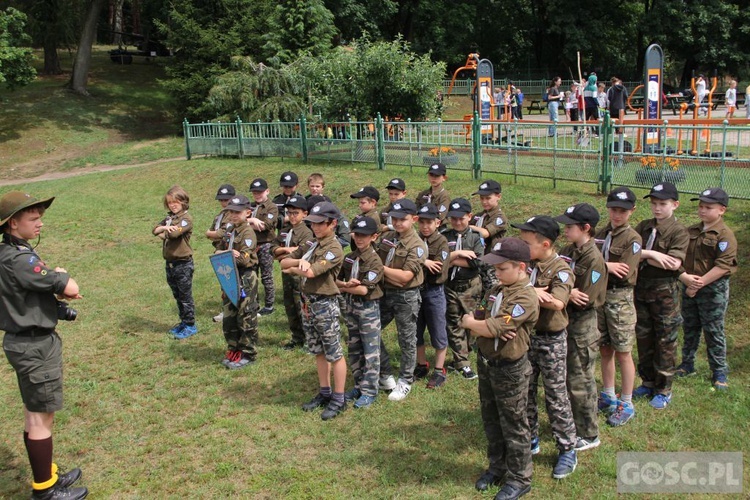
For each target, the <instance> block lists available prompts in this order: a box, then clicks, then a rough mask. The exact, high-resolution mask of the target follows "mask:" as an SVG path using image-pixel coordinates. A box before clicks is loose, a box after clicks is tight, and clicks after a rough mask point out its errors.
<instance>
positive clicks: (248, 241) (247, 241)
mask: <svg viewBox="0 0 750 500" xmlns="http://www.w3.org/2000/svg"><path fill="white" fill-rule="evenodd" d="M245 246H246V247H251V246H253V240H252V239H250V238H245Z"/></svg>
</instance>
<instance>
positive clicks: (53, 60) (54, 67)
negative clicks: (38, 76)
mask: <svg viewBox="0 0 750 500" xmlns="http://www.w3.org/2000/svg"><path fill="white" fill-rule="evenodd" d="M42 74H43V75H60V74H62V68H61V67H60V58H59V57H58V56H57V40H54V39H52V37H45V39H44V69H43V70H42Z"/></svg>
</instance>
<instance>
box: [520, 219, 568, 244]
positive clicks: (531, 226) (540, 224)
mask: <svg viewBox="0 0 750 500" xmlns="http://www.w3.org/2000/svg"><path fill="white" fill-rule="evenodd" d="M510 226H511V227H514V228H516V229H519V230H521V231H531V232H532V233H538V234H541V235H542V236H544V237H545V238H547V239H549V240H551V241H555V240H556V239H557V237H558V236H560V226H559V225H558V224H557V222H556V221H555V219H553V218H552V217H550V216H548V215H535V216H534V217H530V218H529V219H527V220H526V222H524V223H523V224H511V225H510Z"/></svg>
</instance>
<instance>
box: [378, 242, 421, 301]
mask: <svg viewBox="0 0 750 500" xmlns="http://www.w3.org/2000/svg"><path fill="white" fill-rule="evenodd" d="M394 241H397V242H398V243H397V244H396V251H395V252H394V255H393V261H392V262H391V263H390V264H388V267H391V268H393V269H400V270H402V271H411V272H412V273H414V277H413V278H412V279H411V280H410V281H409V282H408V283H406V285H404V286H403V287H397V286H395V285H391V284H390V283H388V282H387V281H383V288H385V289H386V290H388V289H395V290H410V289H412V288H416V287H418V286H420V285H422V283H423V282H424V261H425V260H426V259H427V248H426V246H425V244H424V242H423V241H422V240H421V239H420V238H419V236H417V233H416V232H414V229H409V230H408V231H407V232H406V234H405V235H399V234H398V233H397V232H396V231H388V232H387V233H384V234H383V236H382V237H381V238H380V242H379V243H378V246H377V251H378V255H379V256H380V260H381V261H383V265H386V263H385V261H386V258H387V257H388V253H389V252H390V250H391V248H392V246H391V245H389V244H388V242H391V243H393V242H394Z"/></svg>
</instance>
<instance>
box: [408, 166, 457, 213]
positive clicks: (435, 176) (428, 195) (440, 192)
mask: <svg viewBox="0 0 750 500" xmlns="http://www.w3.org/2000/svg"><path fill="white" fill-rule="evenodd" d="M446 172H447V170H446V168H445V165H443V164H442V163H433V164H432V165H430V168H429V169H427V180H428V181H429V182H430V187H429V188H428V189H425V190H424V191H420V193H419V194H418V195H417V198H416V200H414V202H415V203H416V204H417V208H420V207H421V206H422V205H424V204H426V203H432V204H433V205H435V206H436V207H437V209H438V214H440V220H441V221H442V220H444V219H445V214H447V213H448V204H449V202H450V200H451V197H450V195H449V194H448V191H446V190H445V187H444V186H443V183H444V182H445V181H447V180H448V176H447V175H446Z"/></svg>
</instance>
